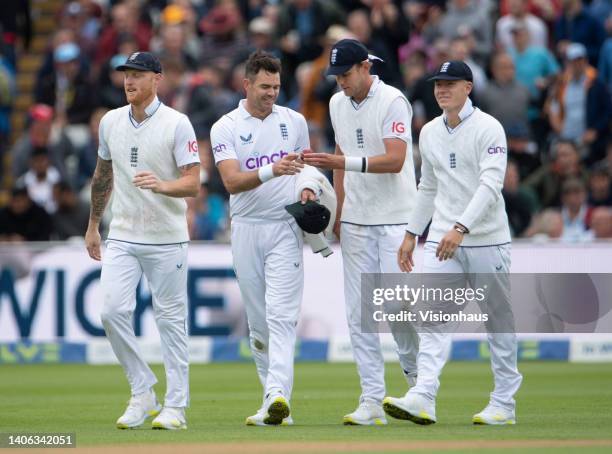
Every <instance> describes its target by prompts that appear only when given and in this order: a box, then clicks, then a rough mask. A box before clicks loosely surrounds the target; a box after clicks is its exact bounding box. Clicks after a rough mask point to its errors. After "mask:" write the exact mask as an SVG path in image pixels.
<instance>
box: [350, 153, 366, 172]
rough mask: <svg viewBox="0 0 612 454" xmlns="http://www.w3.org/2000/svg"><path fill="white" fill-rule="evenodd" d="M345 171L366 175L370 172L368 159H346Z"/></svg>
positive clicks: (356, 157) (351, 157)
mask: <svg viewBox="0 0 612 454" xmlns="http://www.w3.org/2000/svg"><path fill="white" fill-rule="evenodd" d="M344 170H348V171H351V172H361V173H365V172H367V170H368V158H366V157H365V156H363V157H361V156H346V157H345V158H344Z"/></svg>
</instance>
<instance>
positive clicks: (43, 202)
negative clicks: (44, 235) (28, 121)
mask: <svg viewBox="0 0 612 454" xmlns="http://www.w3.org/2000/svg"><path fill="white" fill-rule="evenodd" d="M60 179H61V178H60V174H59V172H58V171H57V169H56V168H55V167H53V166H52V165H51V164H50V162H49V151H48V150H47V149H46V148H44V147H37V148H34V150H33V151H32V155H31V156H30V168H29V169H28V171H27V172H26V173H25V174H23V175H22V176H21V177H20V178H19V179H18V180H17V184H18V185H20V186H25V188H26V189H27V190H28V194H29V196H30V198H31V199H32V200H33V201H34V202H35V203H37V204H38V205H40V206H41V207H43V208H44V209H45V210H46V211H47V213H49V214H53V213H55V210H56V209H57V206H56V205H55V200H54V198H53V186H54V185H55V184H56V183H57V182H59V181H60Z"/></svg>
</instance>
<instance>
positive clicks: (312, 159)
mask: <svg viewBox="0 0 612 454" xmlns="http://www.w3.org/2000/svg"><path fill="white" fill-rule="evenodd" d="M304 162H305V163H306V164H308V165H311V166H314V167H318V168H319V169H340V170H344V156H343V155H338V154H330V153H304Z"/></svg>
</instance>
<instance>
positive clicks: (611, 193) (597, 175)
mask: <svg viewBox="0 0 612 454" xmlns="http://www.w3.org/2000/svg"><path fill="white" fill-rule="evenodd" d="M589 205H590V206H592V207H598V206H608V207H612V176H611V175H610V169H609V168H608V165H607V163H606V162H604V161H602V162H600V163H597V164H596V165H595V166H593V169H592V170H591V175H590V177H589Z"/></svg>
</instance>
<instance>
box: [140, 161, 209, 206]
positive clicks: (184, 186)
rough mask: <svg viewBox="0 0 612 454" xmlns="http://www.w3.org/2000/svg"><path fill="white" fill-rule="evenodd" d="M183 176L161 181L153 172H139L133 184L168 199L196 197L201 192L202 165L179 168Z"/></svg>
mask: <svg viewBox="0 0 612 454" xmlns="http://www.w3.org/2000/svg"><path fill="white" fill-rule="evenodd" d="M179 171H180V173H181V176H180V177H179V178H177V179H176V180H169V181H163V180H160V179H159V178H158V177H157V175H155V174H154V173H153V172H149V171H144V172H138V173H137V174H136V175H135V176H134V179H133V180H132V183H134V186H136V187H138V188H140V189H150V190H151V191H153V192H155V193H156V194H163V195H166V196H168V197H180V198H182V197H195V196H197V195H198V193H199V192H200V163H199V162H192V163H191V164H187V165H184V166H181V167H179Z"/></svg>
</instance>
